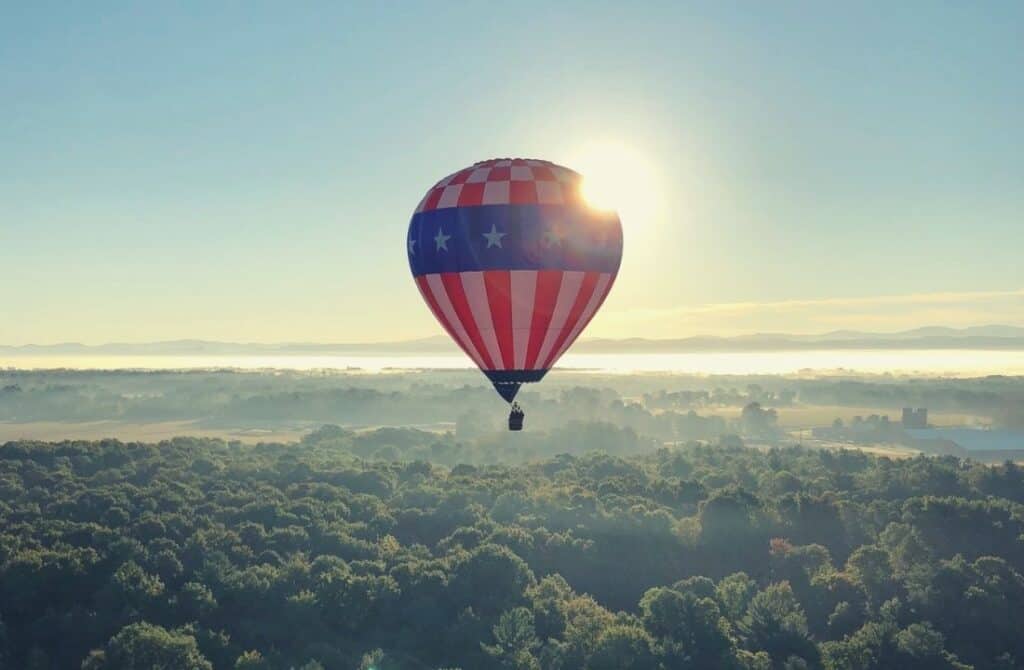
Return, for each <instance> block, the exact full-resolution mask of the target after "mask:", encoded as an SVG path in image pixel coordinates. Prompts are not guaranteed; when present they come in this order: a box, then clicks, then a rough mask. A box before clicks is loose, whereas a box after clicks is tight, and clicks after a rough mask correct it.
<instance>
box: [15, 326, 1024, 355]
mask: <svg viewBox="0 0 1024 670" xmlns="http://www.w3.org/2000/svg"><path fill="white" fill-rule="evenodd" d="M815 348H818V349H821V348H827V349H844V348H848V349H996V350H1014V349H1024V327H1019V326H1010V325H1000V324H997V325H986V326H971V327H968V328H949V327H944V326H926V327H922V328H914V329H911V330H905V331H899V332H892V333H872V332H865V331H856V330H836V331H831V332H827V333H821V334H817V335H803V334H792V333H752V334H749V335H737V336H729V337H722V336H713V335H698V336H692V337H684V338H669V339H652V338H644V337H631V338H588V339H582V340H580V341H579V342H577V343H576V345H574V347H573V349H574V351H577V352H579V353H672V352H680V353H683V352H697V351H777V350H789V349H815ZM454 351H457V348H456V346H455V345H454V343H452V342H451V341H450V340H449V339H448V338H447V337H445V336H443V335H434V336H431V337H425V338H418V339H412V340H401V341H393V342H359V343H317V342H277V343H259V342H221V341H215V340H202V339H179V340H166V341H156V342H110V343H105V344H95V345H89V344H82V343H80V342H60V343H54V344H25V345H0V355H8V356H20V355H31V356H46V355H72V354H83V355H84V354H92V355H97V354H98V355H121V356H132V355H139V356H142V355H147V356H159V355H168V356H175V355H199V356H201V355H231V354H235V355H268V354H277V355H311V354H360V353H366V354H373V353H409V354H414V353H441V352H454Z"/></svg>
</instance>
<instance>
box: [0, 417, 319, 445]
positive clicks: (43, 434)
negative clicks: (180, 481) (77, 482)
mask: <svg viewBox="0 0 1024 670" xmlns="http://www.w3.org/2000/svg"><path fill="white" fill-rule="evenodd" d="M306 432H308V429H305V428H295V427H280V428H274V429H269V430H268V429H240V428H229V429H211V428H206V427H203V426H201V425H199V424H198V423H197V422H195V421H162V422H159V423H128V422H122V421H89V422H82V423H65V422H61V421H33V422H26V423H8V422H0V443H3V442H8V441H11V440H45V441H48V442H58V441H60V440H101V439H104V438H116V439H118V440H121V441H122V442H135V441H137V442H159V441H160V440H167V439H170V438H172V437H179V436H184V435H187V436H191V437H219V438H222V439H224V440H237V441H239V442H244V443H246V444H256V443H258V442H294V441H296V440H299V439H300V438H301V437H302V436H303V435H304V434H305V433H306Z"/></svg>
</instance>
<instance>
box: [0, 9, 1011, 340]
mask: <svg viewBox="0 0 1024 670" xmlns="http://www.w3.org/2000/svg"><path fill="white" fill-rule="evenodd" d="M386 5H390V6H386ZM1022 27H1024V4H1022V3H1013V2H1006V3H1001V2H988V3H940V2H909V1H908V2H901V3H881V2H879V3H866V2H860V3H815V2H806V3H786V2H773V3H761V2H730V3H723V2H707V3H685V2H665V3H661V2H646V3H645V2H640V3H624V2H609V3H605V2H596V1H594V2H568V1H566V2H558V3H552V2H545V3H535V2H526V1H521V2H515V3H501V4H500V5H499V4H496V3H495V4H488V5H486V6H484V5H481V4H480V3H470V2H438V1H432V2H424V3H414V2H404V3H369V2H367V3H336V2H332V3H327V2H325V3H315V2H308V3H278V2H266V3H262V2H221V3H204V2H175V3H132V4H129V3H125V4H114V3H104V2H94V3H76V4H71V3H47V2H38V3H20V4H14V3H9V4H7V5H5V6H3V7H2V8H0V264H2V268H3V271H4V272H3V276H4V281H3V282H0V305H2V312H0V315H2V319H0V343H2V344H26V343H40V344H43V343H54V342H68V341H78V342H84V343H92V344H95V343H102V342H124V341H151V340H172V339H181V338H199V339H212V340H227V341H244V342H277V341H314V342H364V341H381V340H402V339H408V338H416V337H423V336H429V335H433V334H436V333H439V332H440V328H439V326H437V324H436V323H435V322H434V320H433V317H432V316H431V314H430V312H429V310H428V309H427V307H426V306H425V305H424V304H423V303H422V301H421V298H420V296H419V294H418V292H417V290H416V288H415V286H414V283H413V281H412V279H411V277H410V275H409V270H408V265H407V261H406V256H405V233H406V228H407V226H408V221H409V217H410V215H411V213H412V210H413V209H414V208H415V206H416V204H417V203H418V201H419V199H420V198H421V197H422V195H423V193H424V192H425V191H426V189H427V188H429V187H430V186H431V185H432V184H433V183H434V182H435V181H437V180H438V179H439V178H440V177H442V176H444V175H446V174H449V173H451V172H453V171H455V170H457V169H459V168H462V167H464V166H466V165H469V164H471V163H473V162H475V161H478V160H482V159H485V158H491V157H496V156H524V157H536V158H545V159H549V160H552V161H555V162H557V163H561V164H564V165H568V166H569V167H574V168H577V169H579V170H581V171H582V172H584V174H586V167H587V164H588V163H590V164H592V163H594V161H595V159H594V156H595V155H598V157H599V158H598V159H597V160H598V161H599V160H600V156H601V155H605V156H607V155H608V154H609V152H610V153H611V155H613V156H627V157H629V160H628V161H625V162H624V163H622V164H624V165H627V166H629V169H630V176H629V179H628V182H629V184H630V190H629V192H628V193H626V194H624V196H623V198H622V200H623V203H622V204H621V206H620V213H621V215H622V219H623V229H624V237H625V252H624V258H623V265H622V269H621V271H620V274H619V278H618V281H617V283H616V286H615V288H614V290H613V291H612V293H611V295H610V297H609V298H608V301H607V302H606V303H605V305H604V307H603V309H602V311H601V313H600V314H599V315H598V317H597V318H596V319H595V320H594V322H593V323H592V324H591V326H590V327H589V329H588V331H587V332H586V333H585V336H595V337H659V338H661V337H688V336H692V335H707V334H719V335H735V334H741V333H753V332H793V333H815V332H826V331H829V330H836V329H847V328H855V329H860V330H876V331H895V330H900V329H904V328H913V327H917V326H924V325H946V326H968V325H981V324H989V323H1004V324H1013V325H1024V270H1022V266H1021V263H1020V256H1021V252H1022V250H1024V124H1022V123H1021V119H1022V118H1024V40H1021V39H1020V33H1021V29H1022ZM602 152H604V153H603V154H602Z"/></svg>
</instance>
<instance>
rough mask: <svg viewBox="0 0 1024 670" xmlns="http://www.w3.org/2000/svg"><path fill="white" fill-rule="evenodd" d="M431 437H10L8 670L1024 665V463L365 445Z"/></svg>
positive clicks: (546, 438) (4, 532)
mask: <svg viewBox="0 0 1024 670" xmlns="http://www.w3.org/2000/svg"><path fill="white" fill-rule="evenodd" d="M423 432H424V431H413V430H408V429H405V430H396V429H383V430H381V431H376V432H371V433H359V432H354V431H351V430H347V429H344V428H339V427H330V426H328V427H324V428H322V429H320V430H318V431H316V432H314V433H312V434H311V435H309V436H308V437H307V438H306V439H305V440H304V441H303V442H302V443H301V444H297V445H296V444H292V445H282V444H261V445H256V446H249V445H242V444H239V443H228V442H224V441H221V440H199V439H184V438H182V439H176V440H173V441H167V442H163V443H160V444H143V443H120V442H117V441H113V440H108V441H101V442H63V443H57V444H53V443H38V442H11V443H8V444H6V445H4V446H2V447H0V620H2V628H0V658H2V663H3V667H11V668H33V669H41V668H70V667H82V668H87V669H89V670H100V669H108V668H153V667H164V668H305V669H306V670H313V669H315V668H326V669H335V668H338V669H345V670H349V669H356V668H362V669H364V670H365V669H368V668H370V667H375V668H394V669H406V668H409V669H419V668H453V667H459V668H463V669H464V670H470V669H474V668H495V667H505V668H565V669H569V668H586V669H592V670H598V669H605V668H608V669H611V668H651V669H659V668H664V669H668V668H757V669H762V668H763V669H767V668H828V669H830V670H831V669H837V670H838V669H853V668H895V667H899V668H968V667H975V668H1012V667H1019V666H1020V664H1021V662H1022V659H1024V628H1022V626H1024V621H1022V619H1021V617H1019V616H1017V613H1019V612H1021V611H1024V578H1022V576H1021V575H1022V572H1024V549H1022V544H1021V537H1022V534H1024V472H1022V471H1021V469H1020V468H1018V467H1017V466H1014V465H1012V464H1007V465H1004V466H997V467H991V466H984V465H980V464H972V463H970V462H963V461H960V460H958V459H955V458H952V457H947V458H925V457H919V458H914V459H907V460H902V461H895V460H890V459H886V458H877V457H873V456H869V455H867V454H864V453H860V452H854V451H838V452H833V451H825V450H817V451H812V450H807V449H802V448H797V447H792V448H785V449H772V450H767V451H762V450H756V449H750V448H747V447H744V446H742V443H741V442H739V443H736V442H738V439H737V438H733V439H730V440H725V441H724V442H722V443H710V444H709V443H698V442H694V443H690V444H687V445H680V446H675V447H671V448H664V447H658V446H651V447H649V448H648V447H644V448H639V447H638V445H637V444H631V443H630V442H629V440H630V439H631V438H630V433H629V432H628V431H626V430H625V429H619V432H611V430H610V429H609V427H608V426H607V425H594V424H579V425H576V426H575V427H574V428H573V429H571V430H568V429H567V430H566V431H565V432H564V433H562V434H557V433H549V434H530V435H529V438H530V440H531V441H532V440H536V441H537V442H538V443H539V444H544V445H545V447H544V448H548V449H552V450H555V449H557V448H558V446H559V445H560V444H562V443H565V442H567V440H568V439H569V435H570V434H574V435H577V436H584V437H577V439H578V440H581V441H583V440H586V439H594V440H596V439H604V440H605V443H604V444H613V445H614V444H617V445H619V446H617V447H615V446H613V447H612V449H611V450H612V451H613V452H618V453H621V454H623V455H621V456H620V455H613V454H609V453H595V452H586V453H584V451H581V452H580V453H579V454H577V455H572V454H568V453H561V454H559V455H549V456H548V457H546V458H544V459H542V460H535V461H533V462H531V463H528V464H525V465H501V464H489V465H470V464H466V463H463V464H455V465H452V466H448V465H442V464H439V463H443V462H444V461H446V460H447V456H446V455H445V454H444V453H443V450H441V452H442V453H440V454H438V455H437V456H438V458H437V459H435V458H432V456H433V455H434V454H433V453H432V451H433V450H432V447H431V446H426V447H421V446H414V447H406V449H414V450H418V449H422V453H423V455H424V456H425V458H422V459H418V460H409V459H400V460H385V459H383V458H377V457H370V458H365V457H363V456H360V453H361V452H364V451H374V449H375V448H376V446H379V445H377V444H376V443H380V444H383V443H390V444H391V445H392V446H393V447H394V448H395V450H396V451H397V452H402V451H403V448H402V446H401V445H423V444H425V443H426V440H425V439H424V438H423V436H422V435H421V434H422V433H423ZM632 439H636V440H639V439H641V438H632ZM370 445H373V448H371V446H370ZM493 448H495V449H499V450H500V448H501V445H493ZM417 453H419V452H417ZM499 453H501V452H500V451H499ZM552 453H557V452H554V451H553V452H552ZM390 455H391V454H388V456H390Z"/></svg>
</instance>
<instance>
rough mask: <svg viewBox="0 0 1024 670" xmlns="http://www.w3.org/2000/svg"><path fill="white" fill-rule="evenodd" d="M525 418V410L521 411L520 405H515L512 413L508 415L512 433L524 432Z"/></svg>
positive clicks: (509, 427)
mask: <svg viewBox="0 0 1024 670" xmlns="http://www.w3.org/2000/svg"><path fill="white" fill-rule="evenodd" d="M525 416H526V415H525V414H524V413H523V410H521V409H519V406H518V405H513V407H512V411H511V412H509V415H508V429H509V430H512V431H518V430H522V429H523V417H525Z"/></svg>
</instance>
